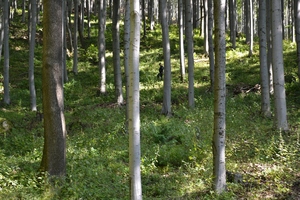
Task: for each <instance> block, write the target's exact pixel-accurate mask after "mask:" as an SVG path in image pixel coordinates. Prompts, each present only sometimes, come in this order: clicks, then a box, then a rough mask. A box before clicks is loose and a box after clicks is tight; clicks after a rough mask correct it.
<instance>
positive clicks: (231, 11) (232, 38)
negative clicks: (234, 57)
mask: <svg viewBox="0 0 300 200" xmlns="http://www.w3.org/2000/svg"><path fill="white" fill-rule="evenodd" d="M229 15H230V16H229V18H230V21H229V24H230V41H231V44H232V48H233V49H235V47H236V0H229Z"/></svg>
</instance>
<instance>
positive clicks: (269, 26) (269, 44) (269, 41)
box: [266, 0, 274, 94]
mask: <svg viewBox="0 0 300 200" xmlns="http://www.w3.org/2000/svg"><path fill="white" fill-rule="evenodd" d="M266 1H267V47H268V68H269V78H270V83H269V86H270V94H273V93H274V87H273V69H272V68H273V67H272V48H273V47H272V6H271V0H266Z"/></svg>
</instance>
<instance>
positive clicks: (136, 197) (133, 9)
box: [128, 0, 142, 200]
mask: <svg viewBox="0 0 300 200" xmlns="http://www.w3.org/2000/svg"><path fill="white" fill-rule="evenodd" d="M140 23H141V22H140V5H139V1H138V0H131V1H130V47H129V52H130V53H129V82H130V83H129V88H128V89H129V92H128V93H129V98H128V100H129V102H128V111H129V112H128V113H129V124H128V125H129V126H128V130H129V171H130V187H131V188H130V190H131V194H130V197H131V199H132V200H141V199H142V183H141V182H142V181H141V147H140V92H139V91H140V90H139V76H140V75H139V56H140Z"/></svg>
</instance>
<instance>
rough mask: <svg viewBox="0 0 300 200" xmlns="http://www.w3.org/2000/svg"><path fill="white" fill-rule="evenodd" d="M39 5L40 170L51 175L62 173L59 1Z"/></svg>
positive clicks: (47, 0) (63, 141) (63, 131)
mask: <svg viewBox="0 0 300 200" xmlns="http://www.w3.org/2000/svg"><path fill="white" fill-rule="evenodd" d="M43 5H44V12H43V30H44V35H43V37H44V38H43V41H44V43H43V72H42V78H43V79H42V80H43V84H42V87H43V113H44V151H43V159H42V163H41V169H42V170H43V171H47V172H48V173H49V174H50V175H51V176H64V175H65V174H66V127H65V126H66V125H65V118H64V94H63V82H62V80H63V78H62V48H63V46H62V44H63V38H62V36H63V35H62V25H63V24H62V21H63V19H62V16H63V13H62V1H61V0H44V1H43Z"/></svg>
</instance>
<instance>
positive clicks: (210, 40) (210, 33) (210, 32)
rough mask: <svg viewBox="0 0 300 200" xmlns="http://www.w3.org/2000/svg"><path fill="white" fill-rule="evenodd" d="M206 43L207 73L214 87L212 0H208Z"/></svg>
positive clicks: (211, 85) (211, 86)
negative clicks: (207, 46)
mask: <svg viewBox="0 0 300 200" xmlns="http://www.w3.org/2000/svg"><path fill="white" fill-rule="evenodd" d="M207 7H208V11H207V13H208V25H207V29H208V44H209V72H210V73H209V74H210V88H211V90H213V88H214V82H215V81H214V80H215V78H214V71H215V70H214V68H215V59H214V56H215V55H214V41H213V23H214V21H213V20H214V19H213V0H208V4H207Z"/></svg>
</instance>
